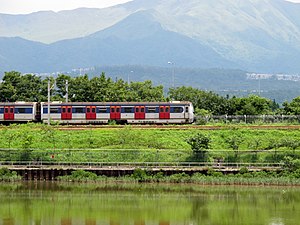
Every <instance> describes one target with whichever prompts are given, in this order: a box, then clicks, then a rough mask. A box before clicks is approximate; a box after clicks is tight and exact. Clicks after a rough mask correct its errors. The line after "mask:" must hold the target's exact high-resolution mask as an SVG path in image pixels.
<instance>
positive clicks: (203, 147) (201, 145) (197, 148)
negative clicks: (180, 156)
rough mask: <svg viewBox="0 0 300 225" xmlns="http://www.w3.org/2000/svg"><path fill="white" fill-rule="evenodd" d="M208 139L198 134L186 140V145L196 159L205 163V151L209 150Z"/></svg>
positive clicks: (209, 140)
mask: <svg viewBox="0 0 300 225" xmlns="http://www.w3.org/2000/svg"><path fill="white" fill-rule="evenodd" d="M210 142H211V139H210V137H208V136H206V135H204V134H202V133H198V134H196V135H195V136H192V137H190V138H188V139H187V143H188V144H189V145H190V146H191V148H192V150H193V153H194V156H195V158H196V159H198V160H201V161H205V159H206V153H207V150H208V149H209V148H210Z"/></svg>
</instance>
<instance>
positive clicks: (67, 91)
mask: <svg viewBox="0 0 300 225" xmlns="http://www.w3.org/2000/svg"><path fill="white" fill-rule="evenodd" d="M68 97H69V82H68V80H66V102H68Z"/></svg>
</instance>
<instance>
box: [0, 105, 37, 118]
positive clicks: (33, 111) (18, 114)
mask: <svg viewBox="0 0 300 225" xmlns="http://www.w3.org/2000/svg"><path fill="white" fill-rule="evenodd" d="M38 115H39V104H38V103H36V102H5V103H4V102H1V103H0V122H1V123H21V122H35V121H39V120H40V119H39V116H38Z"/></svg>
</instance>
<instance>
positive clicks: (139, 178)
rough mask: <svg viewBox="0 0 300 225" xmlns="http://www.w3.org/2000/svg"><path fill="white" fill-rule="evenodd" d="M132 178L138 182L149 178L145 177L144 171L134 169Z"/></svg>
mask: <svg viewBox="0 0 300 225" xmlns="http://www.w3.org/2000/svg"><path fill="white" fill-rule="evenodd" d="M132 177H133V178H134V179H135V180H137V181H138V182H145V181H147V180H148V178H149V176H148V175H147V173H146V171H145V170H142V169H135V170H134V172H133V174H132Z"/></svg>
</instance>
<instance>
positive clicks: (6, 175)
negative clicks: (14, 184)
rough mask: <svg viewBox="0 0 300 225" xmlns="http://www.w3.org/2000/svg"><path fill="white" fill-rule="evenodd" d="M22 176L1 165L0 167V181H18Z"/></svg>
mask: <svg viewBox="0 0 300 225" xmlns="http://www.w3.org/2000/svg"><path fill="white" fill-rule="evenodd" d="M21 179H22V177H21V176H18V175H17V173H16V172H14V171H13V172H12V171H10V170H9V169H7V168H5V167H3V168H0V181H19V180H21Z"/></svg>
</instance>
